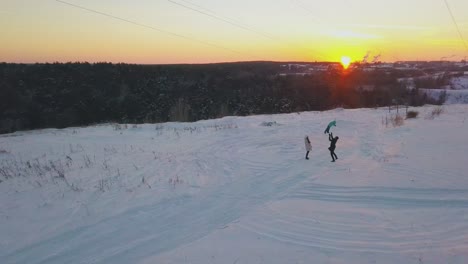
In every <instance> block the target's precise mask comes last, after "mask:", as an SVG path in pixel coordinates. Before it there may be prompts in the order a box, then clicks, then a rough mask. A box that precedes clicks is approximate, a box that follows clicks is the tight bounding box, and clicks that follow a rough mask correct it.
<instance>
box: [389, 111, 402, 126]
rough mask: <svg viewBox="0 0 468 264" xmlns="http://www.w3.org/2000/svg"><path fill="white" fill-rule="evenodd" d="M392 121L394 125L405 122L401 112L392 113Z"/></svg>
mask: <svg viewBox="0 0 468 264" xmlns="http://www.w3.org/2000/svg"><path fill="white" fill-rule="evenodd" d="M390 123H391V124H392V126H393V127H397V126H402V125H403V123H404V119H403V117H402V116H401V115H400V114H395V115H391V116H390Z"/></svg>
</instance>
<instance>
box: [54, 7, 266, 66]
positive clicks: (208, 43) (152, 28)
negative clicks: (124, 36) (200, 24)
mask: <svg viewBox="0 0 468 264" xmlns="http://www.w3.org/2000/svg"><path fill="white" fill-rule="evenodd" d="M55 1H56V2H59V3H62V4H65V5H69V6H71V7H74V8H77V9H81V10H85V11H88V12H91V13H95V14H98V15H102V16H106V17H109V18H112V19H116V20H120V21H123V22H126V23H130V24H133V25H136V26H140V27H144V28H148V29H151V30H154V31H158V32H161V33H165V34H168V35H172V36H174V37H178V38H183V39H186V40H190V41H193V42H198V43H201V44H204V45H207V46H211V47H215V48H219V49H224V50H227V51H230V52H233V53H237V54H241V55H248V56H252V55H250V54H246V53H243V52H240V51H237V50H233V49H230V48H227V47H224V46H220V45H217V44H214V43H211V42H207V41H203V40H200V39H196V38H192V37H188V36H185V35H181V34H178V33H174V32H171V31H168V30H164V29H161V28H157V27H154V26H150V25H146V24H142V23H139V22H135V21H132V20H128V19H125V18H121V17H118V16H114V15H111V14H108V13H104V12H101V11H97V10H94V9H91V8H87V7H84V6H79V5H75V4H72V3H69V2H65V1H62V0H55ZM253 57H256V56H253ZM257 58H258V57H257Z"/></svg>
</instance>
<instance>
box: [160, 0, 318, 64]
mask: <svg viewBox="0 0 468 264" xmlns="http://www.w3.org/2000/svg"><path fill="white" fill-rule="evenodd" d="M167 1H168V2H170V3H173V4H175V5H178V6H181V7H183V8H186V9H189V10H192V11H194V12H197V13H200V14H203V15H205V16H209V17H211V18H213V19H216V20H218V21H221V22H224V23H227V24H230V25H232V26H235V27H238V28H241V29H244V30H247V31H250V32H253V33H256V34H258V35H261V36H263V37H265V38H268V39H270V40H273V41H283V40H281V39H279V38H278V37H274V36H271V35H269V34H266V33H264V32H261V31H259V30H256V29H254V28H252V27H251V26H247V25H245V24H243V23H241V22H237V21H236V20H235V19H232V18H228V17H225V16H224V17H223V16H220V15H217V14H216V12H214V11H212V10H210V9H207V8H205V7H202V6H201V5H197V4H194V3H192V2H190V1H187V0H180V1H183V2H185V3H187V4H190V5H192V6H196V7H198V8H199V9H197V8H194V7H190V6H187V5H184V4H182V3H180V2H176V1H174V0H167ZM233 21H235V22H233ZM289 45H291V44H289ZM292 45H295V44H292ZM314 52H315V53H316V54H315V55H317V56H318V57H321V58H322V59H325V56H323V54H320V53H319V52H317V51H314Z"/></svg>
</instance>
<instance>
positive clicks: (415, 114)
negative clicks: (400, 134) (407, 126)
mask: <svg viewBox="0 0 468 264" xmlns="http://www.w3.org/2000/svg"><path fill="white" fill-rule="evenodd" d="M418 114H419V112H418V111H408V113H406V119H409V118H416V117H418Z"/></svg>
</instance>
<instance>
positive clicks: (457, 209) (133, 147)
mask: <svg viewBox="0 0 468 264" xmlns="http://www.w3.org/2000/svg"><path fill="white" fill-rule="evenodd" d="M440 109H442V113H441V114H440V115H438V114H437V113H439V111H435V110H440ZM412 110H416V111H418V112H419V115H418V118H416V119H406V120H404V123H403V124H402V125H401V126H395V127H394V126H392V125H391V124H388V122H386V121H385V120H388V118H389V117H390V114H389V113H388V109H386V108H385V109H383V108H382V109H356V110H343V109H336V110H332V111H326V112H303V113H294V114H284V115H263V116H250V117H226V118H222V119H217V120H206V121H199V122H195V123H165V124H158V125H155V124H144V125H116V124H114V125H100V126H93V127H85V128H68V129H62V130H56V129H47V130H38V131H28V132H17V133H14V134H7V135H1V136H0V181H1V182H0V200H1V201H2V202H1V203H0V223H1V224H0V259H1V263H230V264H232V263H238V264H239V263H425V264H427V263H467V262H468V173H467V171H468V163H467V154H468V147H467V142H468V141H467V139H466V135H467V134H468V120H466V119H467V116H468V105H457V104H455V105H446V106H443V108H438V107H437V106H425V107H420V108H414V109H412ZM392 114H394V113H392ZM335 119H336V121H337V126H336V127H333V128H332V132H333V133H334V135H337V136H339V137H340V139H339V141H338V143H337V149H336V153H337V155H338V157H339V160H338V161H337V162H336V163H331V162H330V160H331V158H330V155H329V152H328V150H327V148H328V144H329V142H328V138H327V136H326V135H325V134H324V133H323V131H324V129H325V127H326V125H327V124H328V122H329V121H331V120H335ZM386 123H387V125H386ZM306 134H307V135H309V138H310V140H311V142H312V147H313V149H312V152H311V154H310V155H309V157H310V160H305V159H304V156H305V149H304V136H305V135H306Z"/></svg>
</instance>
